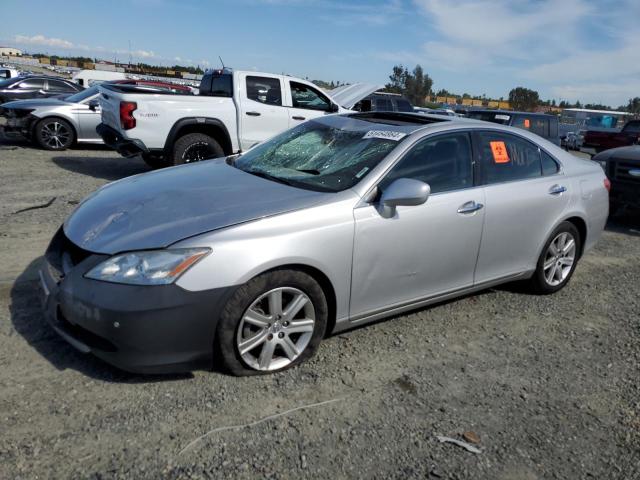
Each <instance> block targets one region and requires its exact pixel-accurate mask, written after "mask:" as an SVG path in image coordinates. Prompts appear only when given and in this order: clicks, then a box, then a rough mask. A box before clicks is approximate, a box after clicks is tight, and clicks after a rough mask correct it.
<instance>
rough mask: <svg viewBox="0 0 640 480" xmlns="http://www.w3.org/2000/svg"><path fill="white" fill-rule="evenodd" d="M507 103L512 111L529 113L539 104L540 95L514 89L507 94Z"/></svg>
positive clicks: (531, 91) (534, 92)
mask: <svg viewBox="0 0 640 480" xmlns="http://www.w3.org/2000/svg"><path fill="white" fill-rule="evenodd" d="M509 103H510V104H511V108H513V109H514V110H521V111H524V112H531V111H533V110H534V109H535V108H536V107H537V106H538V105H539V104H540V95H538V92H536V91H535V90H530V89H528V88H525V87H516V88H514V89H512V90H511V91H510V92H509Z"/></svg>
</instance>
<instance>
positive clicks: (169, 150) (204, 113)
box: [96, 69, 379, 168]
mask: <svg viewBox="0 0 640 480" xmlns="http://www.w3.org/2000/svg"><path fill="white" fill-rule="evenodd" d="M99 88H100V92H101V95H100V106H101V109H102V123H101V124H100V125H99V126H98V127H97V129H96V130H97V131H98V133H99V134H100V136H101V137H102V139H103V140H104V142H105V144H107V145H109V146H111V147H112V148H114V149H116V150H117V151H118V152H120V154H122V155H124V156H126V157H131V156H135V155H138V154H140V155H142V158H143V159H144V160H145V161H146V162H147V163H148V164H149V165H150V166H152V167H154V168H157V167H163V166H167V165H179V164H182V163H189V162H194V161H198V160H203V159H206V158H212V157H219V156H225V155H232V154H234V153H237V152H241V151H243V150H247V149H248V148H250V147H252V146H253V145H255V144H257V143H260V142H262V141H264V140H266V139H268V138H270V137H272V136H274V135H276V134H278V133H280V132H282V131H284V130H287V129H289V128H292V127H295V126H296V125H298V124H300V123H302V122H304V121H305V120H309V119H311V118H314V117H318V116H321V115H325V114H330V113H341V112H346V111H349V109H350V108H352V107H353V106H354V105H355V104H356V103H357V102H358V101H359V100H361V99H362V98H364V97H366V96H367V95H369V94H370V93H372V92H374V91H375V90H377V89H378V88H379V86H378V85H365V84H353V85H347V86H343V87H340V88H339V89H337V90H334V91H333V92H336V94H335V95H332V96H331V97H330V96H329V95H327V94H326V93H324V92H322V91H321V90H320V89H319V88H318V87H317V86H315V85H314V84H312V83H310V82H308V81H305V80H302V79H299V78H294V77H289V76H286V75H274V74H270V73H258V72H243V71H234V70H230V69H222V70H211V71H208V72H207V73H206V74H205V75H204V76H203V78H202V82H201V84H200V92H199V95H180V94H171V93H167V94H164V93H162V94H159V93H157V92H147V91H145V89H144V88H141V87H136V86H130V85H118V84H103V85H101V86H100V87H99Z"/></svg>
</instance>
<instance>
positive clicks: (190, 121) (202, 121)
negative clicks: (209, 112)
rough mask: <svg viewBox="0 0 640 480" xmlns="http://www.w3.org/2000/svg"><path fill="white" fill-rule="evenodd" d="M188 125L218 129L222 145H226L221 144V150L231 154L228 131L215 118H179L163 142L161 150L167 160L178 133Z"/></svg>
mask: <svg viewBox="0 0 640 480" xmlns="http://www.w3.org/2000/svg"><path fill="white" fill-rule="evenodd" d="M189 125H210V126H215V127H216V128H219V129H220V130H222V132H223V135H224V142H223V143H226V145H224V144H223V145H221V147H222V148H223V150H225V151H229V153H233V152H231V151H230V150H231V145H232V142H231V136H230V135H229V130H227V127H226V126H225V124H224V123H223V122H222V121H220V120H218V119H217V118H208V117H185V118H181V119H180V120H178V121H177V122H176V123H174V124H173V126H172V127H171V130H169V135H167V139H166V140H165V143H164V149H163V151H164V157H165V158H169V157H170V156H171V153H172V150H173V144H174V143H175V141H176V137H177V135H178V132H179V131H180V130H181V129H182V128H184V127H186V126H189Z"/></svg>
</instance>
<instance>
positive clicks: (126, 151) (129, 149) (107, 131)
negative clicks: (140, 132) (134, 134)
mask: <svg viewBox="0 0 640 480" xmlns="http://www.w3.org/2000/svg"><path fill="white" fill-rule="evenodd" d="M96 132H97V133H98V135H100V137H101V138H102V141H103V142H104V143H105V145H107V146H108V147H110V148H113V149H114V150H116V151H117V152H118V153H119V154H120V155H122V156H123V157H135V156H136V155H142V154H148V153H149V149H148V148H147V147H146V145H145V144H144V143H143V142H142V141H141V140H138V139H135V138H133V139H132V138H124V137H123V136H122V135H121V134H120V132H118V131H117V130H116V129H114V128H111V127H110V126H108V125H105V124H104V123H101V124H100V125H98V126H97V127H96Z"/></svg>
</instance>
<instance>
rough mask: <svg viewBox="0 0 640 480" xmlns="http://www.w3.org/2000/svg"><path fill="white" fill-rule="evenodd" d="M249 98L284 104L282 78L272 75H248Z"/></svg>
mask: <svg viewBox="0 0 640 480" xmlns="http://www.w3.org/2000/svg"><path fill="white" fill-rule="evenodd" d="M247 98H248V99H249V100H253V101H255V102H260V103H265V104H267V105H282V88H281V86H280V80H279V79H277V78H270V77H257V76H249V77H247Z"/></svg>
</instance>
